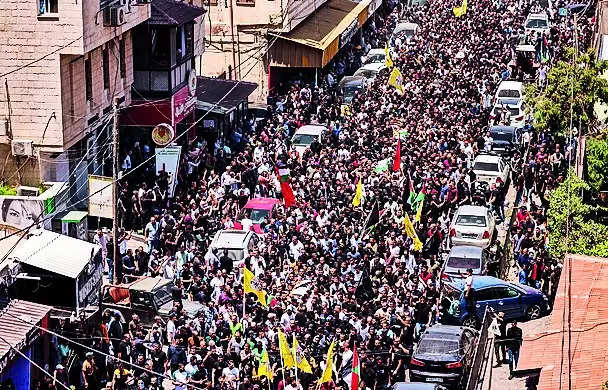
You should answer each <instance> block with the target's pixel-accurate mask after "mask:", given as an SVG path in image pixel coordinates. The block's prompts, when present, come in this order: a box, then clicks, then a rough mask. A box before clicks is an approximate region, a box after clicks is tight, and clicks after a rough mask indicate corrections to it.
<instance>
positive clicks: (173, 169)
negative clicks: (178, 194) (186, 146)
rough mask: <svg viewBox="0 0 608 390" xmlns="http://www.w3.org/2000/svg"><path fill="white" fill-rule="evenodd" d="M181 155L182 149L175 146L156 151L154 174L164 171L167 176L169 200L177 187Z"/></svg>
mask: <svg viewBox="0 0 608 390" xmlns="http://www.w3.org/2000/svg"><path fill="white" fill-rule="evenodd" d="M181 153H182V147H181V146H175V145H174V146H166V147H164V148H157V149H156V174H157V175H158V173H159V172H161V171H165V172H167V174H168V175H169V197H171V198H172V197H173V193H174V192H175V186H176V185H177V171H178V169H179V158H180V156H181Z"/></svg>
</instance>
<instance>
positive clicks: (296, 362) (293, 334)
mask: <svg viewBox="0 0 608 390" xmlns="http://www.w3.org/2000/svg"><path fill="white" fill-rule="evenodd" d="M291 337H292V343H291V348H293V362H294V365H295V367H294V368H293V369H294V370H295V372H296V386H298V355H297V353H298V351H296V334H295V333H292V334H291Z"/></svg>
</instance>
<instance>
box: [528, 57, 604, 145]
mask: <svg viewBox="0 0 608 390" xmlns="http://www.w3.org/2000/svg"><path fill="white" fill-rule="evenodd" d="M573 56H574V50H573V49H568V50H567V51H566V55H565V59H564V61H559V62H558V63H557V64H555V65H554V66H553V67H552V68H551V69H550V70H549V72H548V73H547V87H546V88H545V90H544V91H539V90H538V88H537V86H536V84H532V85H530V86H529V87H528V88H527V89H526V100H527V103H528V106H529V107H531V109H532V113H533V115H534V120H535V123H534V126H535V127H536V128H538V129H540V130H545V129H550V130H552V131H554V132H556V133H557V134H558V135H561V136H565V135H568V133H569V129H570V107H571V104H570V103H571V101H572V97H574V104H573V105H572V124H573V126H575V127H581V128H582V129H587V128H588V126H589V125H590V124H592V123H593V122H594V121H595V119H596V117H595V112H594V110H593V107H594V104H595V103H596V102H602V103H606V102H608V80H605V79H603V78H601V77H600V76H601V75H602V74H603V73H604V71H605V70H606V69H608V62H607V61H597V60H596V57H595V54H594V52H593V50H592V49H590V50H589V51H587V52H586V53H583V54H580V55H579V56H578V58H577V59H576V61H575V63H574V64H572V61H573V60H572V58H573ZM579 123H580V126H579ZM579 130H581V129H579ZM581 131H582V130H581Z"/></svg>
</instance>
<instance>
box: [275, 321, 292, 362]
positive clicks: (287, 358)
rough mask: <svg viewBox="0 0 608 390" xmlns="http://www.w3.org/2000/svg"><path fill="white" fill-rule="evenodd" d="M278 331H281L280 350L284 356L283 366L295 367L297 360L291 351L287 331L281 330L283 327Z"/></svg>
mask: <svg viewBox="0 0 608 390" xmlns="http://www.w3.org/2000/svg"><path fill="white" fill-rule="evenodd" d="M277 331H278V333H279V351H280V352H281V357H282V358H283V366H284V367H285V368H294V367H295V366H296V364H295V360H294V358H293V354H292V353H291V349H289V343H287V338H286V337H285V333H283V332H281V329H277Z"/></svg>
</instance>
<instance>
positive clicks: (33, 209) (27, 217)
mask: <svg viewBox="0 0 608 390" xmlns="http://www.w3.org/2000/svg"><path fill="white" fill-rule="evenodd" d="M43 212H44V205H43V203H42V200H41V199H35V198H34V199H32V198H26V197H19V196H0V219H1V220H0V222H2V223H6V224H9V225H13V226H17V227H19V228H28V227H30V226H31V225H33V224H36V223H38V222H40V221H41V220H42V217H43Z"/></svg>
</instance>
